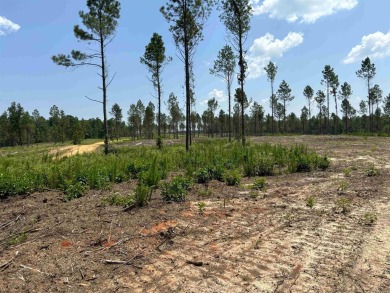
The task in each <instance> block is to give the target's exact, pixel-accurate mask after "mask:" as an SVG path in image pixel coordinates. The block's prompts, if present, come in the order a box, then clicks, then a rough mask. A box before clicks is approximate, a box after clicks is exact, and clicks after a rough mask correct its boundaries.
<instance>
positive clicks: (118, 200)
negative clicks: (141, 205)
mask: <svg viewBox="0 0 390 293" xmlns="http://www.w3.org/2000/svg"><path fill="white" fill-rule="evenodd" d="M134 203H135V199H134V196H133V195H131V194H128V195H122V194H120V193H119V192H115V193H113V194H111V195H110V196H109V197H107V198H104V199H102V204H104V205H105V204H109V205H115V206H123V207H129V206H132V205H133V204H134Z"/></svg>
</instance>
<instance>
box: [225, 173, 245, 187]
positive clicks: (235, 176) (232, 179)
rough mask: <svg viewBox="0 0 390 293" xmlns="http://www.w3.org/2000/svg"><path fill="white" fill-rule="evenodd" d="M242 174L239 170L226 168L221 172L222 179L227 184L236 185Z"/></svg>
mask: <svg viewBox="0 0 390 293" xmlns="http://www.w3.org/2000/svg"><path fill="white" fill-rule="evenodd" d="M241 178H242V175H241V172H240V171H239V170H226V171H225V172H224V173H223V180H224V181H225V182H226V184H227V185H228V186H236V185H238V184H240V181H241Z"/></svg>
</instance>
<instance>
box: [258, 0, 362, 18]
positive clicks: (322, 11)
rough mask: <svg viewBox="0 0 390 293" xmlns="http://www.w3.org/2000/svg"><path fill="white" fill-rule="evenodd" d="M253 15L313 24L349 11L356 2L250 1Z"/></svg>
mask: <svg viewBox="0 0 390 293" xmlns="http://www.w3.org/2000/svg"><path fill="white" fill-rule="evenodd" d="M251 4H252V7H253V13H254V15H260V14H268V15H269V17H270V18H276V19H285V20H287V21H288V22H295V21H300V22H301V23H314V22H316V21H317V19H319V18H321V17H324V16H328V15H332V14H334V13H336V12H338V11H341V10H351V9H353V8H354V7H355V6H356V5H358V0H305V1H302V0H264V1H260V0H251Z"/></svg>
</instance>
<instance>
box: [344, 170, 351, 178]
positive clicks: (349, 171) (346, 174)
mask: <svg viewBox="0 0 390 293" xmlns="http://www.w3.org/2000/svg"><path fill="white" fill-rule="evenodd" d="M343 173H344V176H345V177H351V174H352V169H351V168H346V169H344V171H343Z"/></svg>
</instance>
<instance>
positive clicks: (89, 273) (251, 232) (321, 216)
mask: <svg viewBox="0 0 390 293" xmlns="http://www.w3.org/2000/svg"><path fill="white" fill-rule="evenodd" d="M252 140H257V141H270V142H273V143H282V144H295V143H306V144H308V145H309V146H310V147H312V148H314V149H316V150H317V151H319V152H324V153H327V154H328V155H329V157H330V158H331V160H332V165H331V167H330V168H329V170H327V171H325V172H321V171H316V172H312V173H305V174H292V175H282V176H277V177H269V178H267V182H268V189H267V190H266V191H264V192H260V193H259V194H257V196H256V197H254V194H253V192H250V190H248V189H247V188H245V184H250V183H251V182H252V180H253V179H249V178H247V179H245V180H244V182H242V185H241V186H240V187H227V186H226V185H224V184H223V183H220V182H211V183H210V184H209V186H208V187H207V188H208V190H210V191H211V193H212V194H211V196H208V197H205V196H204V194H205V192H204V191H205V188H206V187H205V186H202V185H196V186H194V187H193V188H192V190H191V191H190V194H189V197H188V199H189V200H188V201H187V202H185V203H181V204H166V203H164V202H162V201H161V200H160V199H159V194H158V192H157V193H156V194H155V195H154V197H153V200H152V202H151V203H150V205H149V206H147V207H145V208H142V209H133V210H130V211H125V210H123V208H120V207H113V206H104V205H102V204H101V199H102V198H104V197H106V196H107V195H109V194H110V193H112V192H121V193H124V194H126V193H128V192H129V191H132V190H134V188H135V184H136V182H135V181H130V182H126V183H123V184H120V185H116V186H114V188H113V190H109V191H107V190H106V191H90V192H89V193H88V195H87V196H85V197H83V198H80V199H77V200H73V201H72V202H64V201H63V195H62V194H61V193H57V192H46V193H37V194H32V195H29V196H25V197H15V198H10V199H7V200H4V201H2V202H0V208H1V213H0V246H1V249H0V291H1V292H44V291H46V292H390V180H389V179H388V178H389V172H390V169H389V167H388V166H389V161H390V140H389V139H388V138H371V137H368V138H363V137H356V138H355V137H331V136H329V137H326V136H323V137H307V136H297V137H274V138H270V137H262V138H258V139H252ZM371 166H375V168H376V169H377V170H379V171H380V174H379V175H378V176H373V177H368V176H367V175H366V170H367V169H368V168H370V167H371ZM347 168H348V169H350V174H348V173H349V172H345V170H346V169H347ZM346 174H347V176H346ZM348 175H350V176H348ZM309 196H313V197H314V198H315V201H316V203H315V205H314V207H313V208H309V207H307V206H306V199H307V198H308V197H309ZM342 198H347V199H349V201H350V203H349V204H348V205H346V206H345V209H346V211H345V212H343V210H342V206H341V205H340V204H337V202H338V201H340V199H342ZM198 202H204V203H205V204H206V207H205V210H204V212H201V211H199V208H198V206H197V203H198ZM367 214H368V215H375V216H376V217H377V221H375V223H374V224H373V225H369V223H368V222H367V220H366V219H365V218H364V216H365V215H367ZM20 235H24V236H23V237H24V239H23V241H21V243H18V244H12V243H11V242H12V241H10V240H12V239H15V237H16V236H20Z"/></svg>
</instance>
